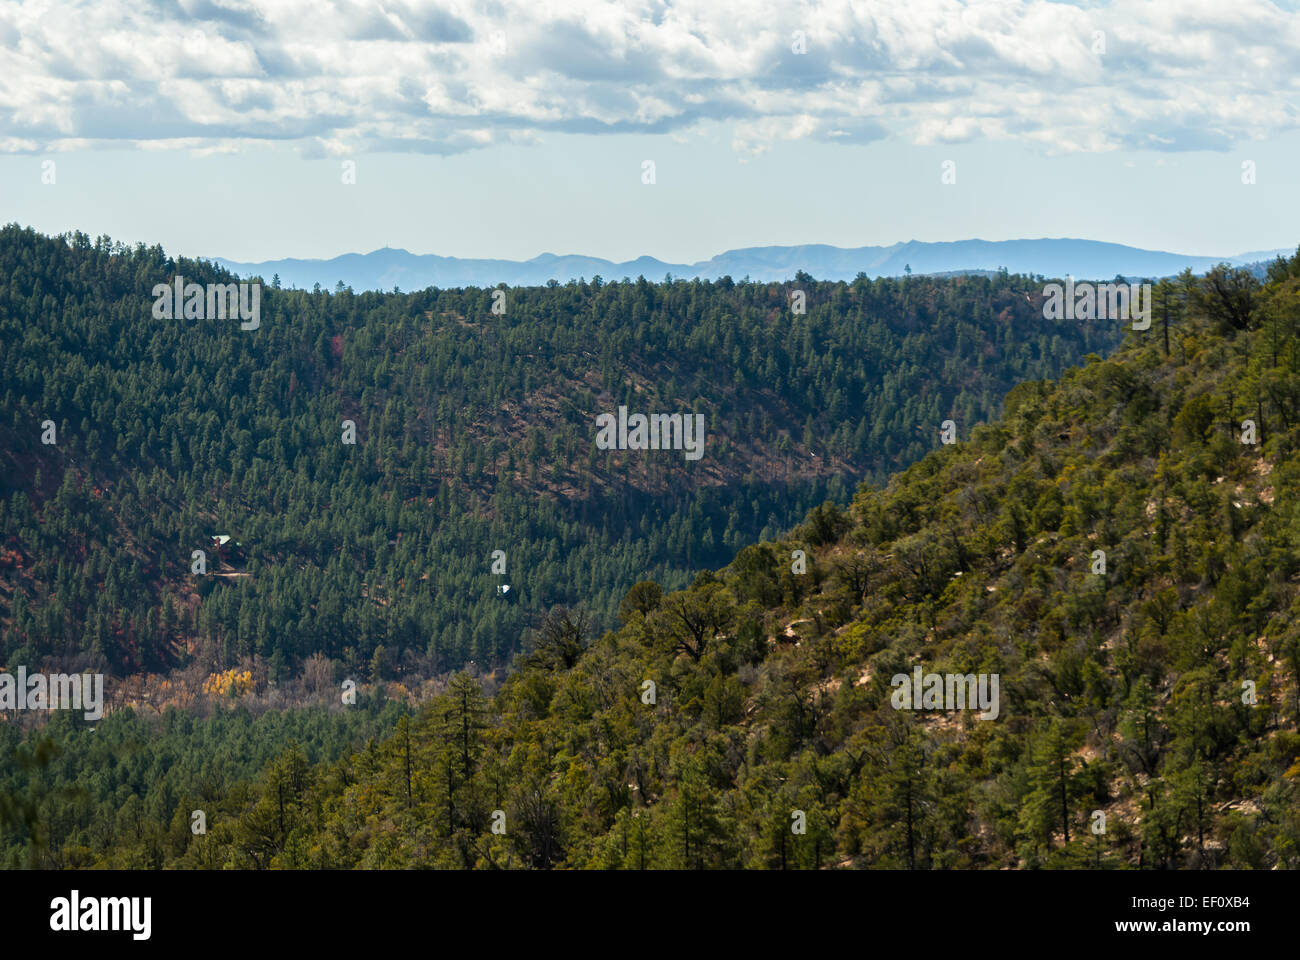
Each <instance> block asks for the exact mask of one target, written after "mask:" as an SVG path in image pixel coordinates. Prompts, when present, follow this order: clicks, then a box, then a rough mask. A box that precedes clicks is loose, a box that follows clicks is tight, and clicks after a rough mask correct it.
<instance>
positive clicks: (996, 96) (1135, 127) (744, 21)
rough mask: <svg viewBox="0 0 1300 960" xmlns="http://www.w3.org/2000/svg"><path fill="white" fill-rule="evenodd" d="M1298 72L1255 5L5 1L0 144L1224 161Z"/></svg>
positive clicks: (1296, 56)
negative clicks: (584, 140) (1186, 154)
mask: <svg viewBox="0 0 1300 960" xmlns="http://www.w3.org/2000/svg"><path fill="white" fill-rule="evenodd" d="M795 31H801V32H802V33H803V36H804V42H805V44H806V53H803V54H797V53H795V52H793V50H792V37H793V35H794V33H795ZM1098 31H1100V32H1101V33H1102V34H1103V35H1104V44H1105V52H1104V53H1095V52H1094V42H1095V35H1096V33H1097V32H1098ZM1297 67H1300V15H1297V14H1296V13H1293V12H1290V11H1284V10H1282V9H1280V8H1279V7H1277V6H1276V5H1274V4H1272V3H1269V2H1266V0H1238V2H1234V3H1232V4H1230V5H1225V4H1222V3H1220V2H1218V0H1161V2H1151V0H1119V2H1116V3H1112V4H1111V5H1109V6H1106V7H1098V6H1093V5H1091V4H1088V5H1085V6H1082V7H1078V6H1070V5H1067V4H1063V3H1054V2H1046V0H973V2H969V3H961V2H958V0H908V2H906V3H898V2H896V0H826V2H815V0H810V2H807V3H805V4H801V5H791V4H788V3H777V2H771V3H769V2H759V0H730V2H728V0H682V2H675V3H673V4H672V5H671V6H669V5H668V4H667V3H666V2H663V0H630V2H624V3H609V2H606V0H563V2H561V0H450V2H446V3H427V2H417V0H377V2H373V3H371V2H366V3H363V2H351V0H182V2H181V3H179V4H171V3H163V2H161V0H55V2H52V3H51V2H50V0H10V2H8V3H5V4H4V5H2V6H0V151H3V152H29V151H37V150H58V149H65V148H66V145H67V144H68V143H70V142H74V141H75V142H90V143H112V142H122V143H137V144H150V145H153V146H156V147H164V148H185V149H199V150H205V151H225V150H229V149H231V145H232V144H239V143H242V142H249V141H271V140H274V141H280V142H283V141H288V142H294V143H297V144H298V145H299V146H300V147H301V149H303V150H304V151H305V152H308V153H319V152H321V151H322V150H323V151H325V152H327V153H338V152H341V151H344V150H379V149H386V150H413V151H419V152H430V153H456V152H461V151H465V150H472V149H476V148H479V147H483V146H488V145H491V144H494V143H500V142H527V141H530V140H534V139H536V138H537V137H539V136H544V135H545V134H546V133H547V132H550V131H565V132H586V133H602V132H636V131H642V132H646V133H673V134H676V135H681V134H682V133H684V132H686V131H689V130H690V129H691V128H692V127H694V126H696V125H697V124H700V123H701V122H704V121H715V122H723V123H726V124H730V125H731V127H732V130H733V145H734V146H735V149H737V150H738V151H740V152H742V153H745V154H751V155H752V154H756V153H761V152H762V151H764V150H766V149H769V148H770V147H771V145H772V144H773V143H775V142H778V141H780V140H782V139H792V138H797V137H813V138H820V139H826V140H829V141H832V142H840V143H862V142H866V141H869V140H872V139H878V138H880V137H884V136H895V137H899V138H902V139H904V140H906V141H908V142H913V143H917V144H939V143H953V142H960V141H968V140H975V139H995V140H1003V139H1014V140H1021V141H1025V142H1029V143H1033V144H1037V145H1040V146H1041V147H1042V148H1043V149H1045V150H1049V151H1052V152H1075V151H1100V150H1113V149H1118V148H1124V147H1145V148H1153V149H1162V150H1170V151H1177V150H1187V149H1204V148H1215V149H1223V148H1226V147H1227V146H1228V145H1230V144H1232V143H1234V142H1238V141H1241V140H1247V139H1252V138H1261V137H1270V136H1275V135H1277V134H1279V133H1281V132H1283V131H1285V130H1290V129H1294V128H1295V127H1296V126H1297V123H1298V121H1300V115H1298V114H1297V109H1296V107H1295V100H1296V91H1297V86H1298V84H1297Z"/></svg>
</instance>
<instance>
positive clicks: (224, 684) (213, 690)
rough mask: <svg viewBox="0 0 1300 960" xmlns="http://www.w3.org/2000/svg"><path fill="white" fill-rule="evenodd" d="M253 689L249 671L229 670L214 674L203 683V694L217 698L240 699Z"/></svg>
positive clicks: (251, 675) (251, 674) (251, 676)
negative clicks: (233, 697)
mask: <svg viewBox="0 0 1300 960" xmlns="http://www.w3.org/2000/svg"><path fill="white" fill-rule="evenodd" d="M252 689H253V673H252V671H251V670H237V669H234V668H232V669H230V670H227V671H225V672H224V673H214V674H212V675H211V676H209V677H208V679H207V680H205V681H203V692H204V693H207V694H212V695H214V696H219V697H230V696H235V697H242V696H243V695H244V694H246V693H248V692H249V691H251V690H252Z"/></svg>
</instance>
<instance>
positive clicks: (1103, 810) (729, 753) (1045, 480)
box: [14, 255, 1300, 869]
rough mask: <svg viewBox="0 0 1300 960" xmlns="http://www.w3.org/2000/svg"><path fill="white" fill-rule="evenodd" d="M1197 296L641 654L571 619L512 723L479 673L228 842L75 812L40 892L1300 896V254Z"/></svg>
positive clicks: (658, 599) (234, 791) (504, 700)
mask: <svg viewBox="0 0 1300 960" xmlns="http://www.w3.org/2000/svg"><path fill="white" fill-rule="evenodd" d="M852 289H853V288H851V287H850V288H840V289H838V290H837V291H836V292H835V293H833V294H832V296H834V295H839V294H842V295H843V296H845V297H852V296H853V295H854V294H853V293H852ZM901 289H902V292H901V293H899V294H898V295H899V296H900V297H907V296H909V293H908V290H907V289H906V288H905V287H904V288H901ZM674 292H675V291H674ZM1184 292H1185V293H1186V295H1187V296H1186V302H1185V303H1184V302H1183V301H1181V300H1180V299H1179V298H1178V296H1176V293H1175V291H1174V290H1173V289H1172V288H1171V287H1168V286H1166V287H1164V288H1162V289H1161V290H1160V291H1158V292H1157V304H1158V305H1159V304H1160V303H1161V302H1162V300H1163V302H1164V303H1165V305H1166V306H1167V307H1169V309H1168V311H1167V314H1166V316H1167V321H1166V320H1165V317H1161V316H1160V313H1163V312H1164V311H1158V317H1159V319H1158V320H1157V322H1156V323H1155V324H1153V326H1152V328H1151V329H1150V330H1148V331H1145V332H1143V333H1133V334H1131V335H1130V337H1129V339H1128V341H1127V342H1126V344H1125V346H1124V347H1123V349H1122V350H1121V351H1120V352H1119V353H1118V354H1117V355H1115V356H1114V357H1113V358H1112V359H1109V360H1105V359H1101V358H1099V357H1096V356H1093V357H1088V358H1087V361H1086V363H1084V364H1083V365H1082V366H1081V367H1078V368H1075V369H1072V370H1070V371H1068V372H1067V373H1066V374H1065V375H1064V376H1063V377H1061V378H1060V379H1059V380H1057V381H1056V382H1048V381H1041V380H1040V381H1029V382H1026V383H1024V384H1021V385H1019V386H1017V387H1016V388H1015V389H1014V390H1012V391H1011V392H1010V394H1009V395H1008V397H1007V398H1006V404H1005V412H1004V415H1003V416H1002V418H1001V419H1000V421H998V422H996V423H993V424H990V425H988V426H984V427H981V428H979V429H977V430H975V431H973V433H972V434H970V435H965V436H963V437H962V439H961V442H959V443H957V444H954V445H951V446H945V447H943V448H942V449H939V450H937V451H934V452H932V453H930V454H928V455H927V456H925V457H924V458H923V459H922V460H921V461H920V462H918V463H916V464H914V465H913V466H911V467H909V468H908V469H906V470H904V471H902V472H901V473H899V474H897V475H896V476H895V477H893V478H892V479H891V480H890V481H889V482H888V484H887V485H886V486H884V487H883V488H882V487H878V486H875V485H872V484H865V485H863V486H862V487H861V488H860V489H859V490H858V493H857V495H856V496H855V497H854V498H853V500H852V503H851V505H849V506H848V508H847V509H841V508H839V507H837V506H835V505H834V504H828V505H823V506H820V507H818V508H817V509H815V510H814V511H812V512H811V513H810V514H809V516H808V518H807V519H806V521H805V522H804V523H803V524H802V525H801V526H799V527H798V528H796V529H795V530H794V531H793V532H792V533H791V534H790V535H788V536H785V537H783V538H781V539H778V540H774V541H770V542H765V543H762V544H757V545H751V546H748V547H746V548H744V549H742V550H741V551H739V553H738V554H737V555H736V557H735V558H734V560H733V561H732V562H730V564H729V565H728V566H726V567H725V568H723V569H721V570H718V571H716V572H709V571H705V572H702V573H700V574H698V575H697V576H695V577H694V578H693V580H692V582H691V584H690V586H689V587H688V588H687V589H685V590H681V591H668V592H665V591H663V590H662V589H661V588H660V586H659V585H658V584H655V583H650V582H643V583H640V584H638V585H636V586H635V587H633V588H632V589H631V590H629V591H628V592H627V593H626V595H625V596H624V597H623V599H622V602H621V604H620V611H619V616H620V619H621V621H622V626H621V627H620V628H619V629H618V630H616V631H613V632H608V633H605V634H603V635H601V636H599V637H597V636H594V635H593V634H592V633H591V632H590V631H588V630H587V629H586V628H585V627H584V625H583V624H582V622H581V620H580V618H578V619H575V618H574V617H571V616H554V617H550V618H548V620H547V621H546V623H545V624H544V625H543V629H542V630H541V631H539V634H538V637H537V641H536V643H535V645H533V646H532V647H531V648H530V649H529V650H528V651H527V652H526V653H525V654H523V655H521V656H520V657H519V659H518V660H517V661H516V664H515V670H514V672H513V673H512V675H511V676H510V677H509V678H508V679H507V680H506V681H505V683H504V685H503V686H502V687H501V689H500V690H499V691H496V692H495V695H494V696H491V697H488V696H486V695H485V693H484V691H483V689H482V688H481V687H480V684H479V682H478V681H477V680H476V679H474V678H473V677H472V676H470V675H469V674H467V673H462V674H458V675H457V676H456V677H454V678H453V680H452V682H451V685H450V689H449V690H448V691H447V692H446V693H445V694H444V695H442V696H440V697H439V698H437V699H436V700H434V701H432V702H431V703H429V704H427V705H425V707H424V708H423V709H422V710H421V711H420V712H419V713H418V714H417V715H415V716H414V717H413V718H410V717H403V718H402V719H400V720H398V722H397V727H396V730H395V732H394V733H393V734H392V735H391V736H388V737H387V738H385V739H382V740H375V741H371V742H370V744H369V745H368V746H367V747H366V748H365V749H363V750H360V751H358V752H355V753H352V754H345V755H344V756H343V757H342V758H341V759H339V760H337V761H335V762H332V763H323V764H312V763H311V762H309V758H308V757H307V756H306V755H305V754H304V752H303V751H302V750H301V749H299V748H295V747H291V748H289V749H287V750H285V751H284V752H283V753H281V754H280V755H279V756H278V757H277V758H276V759H275V760H274V761H273V762H271V763H269V764H267V766H266V767H265V768H264V770H263V771H262V772H261V774H260V775H259V777H258V778H257V779H256V781H255V782H253V783H243V782H230V783H221V784H217V783H211V784H208V785H207V789H206V790H205V791H204V795H203V798H202V799H203V803H204V805H205V812H206V815H207V822H208V825H209V828H208V832H207V833H206V835H203V836H194V835H192V834H187V833H186V831H185V830H184V829H183V825H184V822H185V817H186V816H187V811H186V810H185V808H184V805H183V803H182V802H181V801H180V800H179V799H178V802H177V803H176V804H175V805H174V806H173V807H172V808H171V809H163V810H161V811H159V815H157V816H155V817H154V819H153V820H152V821H151V822H144V821H141V820H139V819H137V820H136V821H135V822H134V823H132V824H130V825H129V828H128V825H124V824H122V823H120V822H118V823H116V824H115V825H114V826H113V829H112V830H111V831H110V832H109V835H108V836H107V837H105V836H103V834H102V833H101V832H99V831H103V829H104V828H103V825H102V822H101V820H100V819H99V818H98V817H97V816H96V810H95V808H94V807H93V806H92V805H91V804H89V803H88V802H83V803H82V805H80V806H78V805H77V803H76V802H74V801H71V800H67V801H65V800H54V799H51V800H50V801H49V803H48V804H46V805H45V806H43V807H41V808H40V809H38V810H36V811H33V820H34V822H37V823H51V824H57V827H58V829H57V830H53V829H52V830H51V831H50V834H49V835H48V836H47V839H46V843H45V845H46V847H48V848H49V849H50V850H53V851H57V853H55V854H44V853H42V854H40V858H42V862H51V861H52V859H53V857H54V856H58V857H61V858H63V860H64V861H65V862H66V861H67V860H68V859H69V855H68V853H67V852H66V851H67V849H68V848H69V846H70V847H72V848H73V849H75V850H76V856H77V858H78V862H79V863H82V864H87V865H89V864H92V863H93V864H99V865H105V866H127V865H131V866H142V865H147V866H181V867H254V868H274V867H428V866H435V867H449V868H451V867H477V868H520V867H531V868H538V869H547V868H583V867H585V868H627V869H640V868H664V867H678V868H722V867H768V868H803V869H811V868H817V867H830V866H842V867H904V868H1016V867H1020V868H1031V867H1066V866H1084V865H1095V866H1102V867H1146V868H1155V867H1176V866H1181V867H1239V868H1253V869H1269V868H1274V867H1286V868H1296V867H1300V733H1298V732H1297V721H1298V720H1300V629H1298V628H1297V626H1296V622H1297V613H1300V587H1298V586H1297V584H1298V582H1300V511H1297V509H1296V506H1295V504H1294V503H1293V502H1292V500H1291V497H1290V493H1291V491H1293V490H1294V489H1295V488H1296V485H1297V481H1298V480H1300V452H1298V451H1300V255H1298V256H1297V257H1296V258H1295V259H1292V260H1290V261H1279V262H1277V263H1275V264H1274V265H1273V266H1272V267H1271V268H1270V271H1269V275H1268V280H1267V283H1266V284H1265V285H1263V286H1262V287H1256V286H1255V284H1254V283H1253V282H1252V281H1251V279H1250V277H1249V275H1248V274H1243V273H1234V272H1232V271H1226V270H1225V271H1216V272H1215V273H1213V274H1212V275H1210V276H1209V277H1207V278H1206V279H1204V280H1202V281H1199V282H1196V283H1191V284H1189V285H1188V286H1187V287H1186V289H1185V290H1184ZM796 551H804V552H805V554H806V562H807V564H806V567H805V568H804V572H802V573H801V572H799V571H800V563H799V557H798V555H797V554H796ZM917 668H921V669H922V670H923V671H925V672H927V673H928V672H937V673H957V674H972V675H975V674H979V675H986V676H994V675H995V676H997V677H998V678H1000V702H999V704H998V709H997V710H996V713H997V715H996V717H989V718H983V719H982V718H979V717H977V716H976V715H975V714H974V713H973V712H972V711H970V710H951V709H935V708H932V707H931V705H929V704H926V707H927V708H926V709H918V710H912V709H898V708H897V707H898V703H897V702H896V701H895V699H894V698H895V694H896V693H897V691H896V690H895V689H894V686H895V685H894V684H893V682H892V680H893V678H894V677H895V676H897V675H902V676H903V677H904V678H906V677H907V676H908V675H910V674H912V672H913V671H914V670H915V669H917ZM647 681H649V683H650V684H651V685H652V686H651V685H647ZM79 727H80V724H79V721H77V720H76V718H71V720H70V721H69V722H65V723H64V724H63V725H62V726H60V727H59V728H58V730H56V731H55V732H54V735H55V736H56V738H57V739H56V742H57V743H58V744H61V745H63V746H64V747H72V746H75V745H76V744H77V743H79V742H80V741H79V739H78V738H84V737H86V736H87V733H86V732H85V731H84V730H82V729H79ZM29 776H30V777H32V778H35V780H36V782H39V783H41V784H42V785H43V789H46V788H52V787H54V786H60V785H61V786H71V785H72V784H70V783H65V784H56V783H52V782H49V781H47V780H46V779H44V778H45V776H46V775H45V774H41V773H32V774H29ZM81 776H82V777H89V776H90V774H89V773H83V774H81ZM74 782H75V781H74ZM14 789H22V787H21V786H19V785H16V784H15V785H14ZM42 795H49V796H51V797H52V796H53V793H52V791H51V790H49V789H46V792H45V793H43V794H42ZM187 799H188V798H187ZM792 824H802V825H803V827H804V829H803V830H802V831H795V830H794V829H792ZM1098 828H1100V829H1098Z"/></svg>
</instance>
